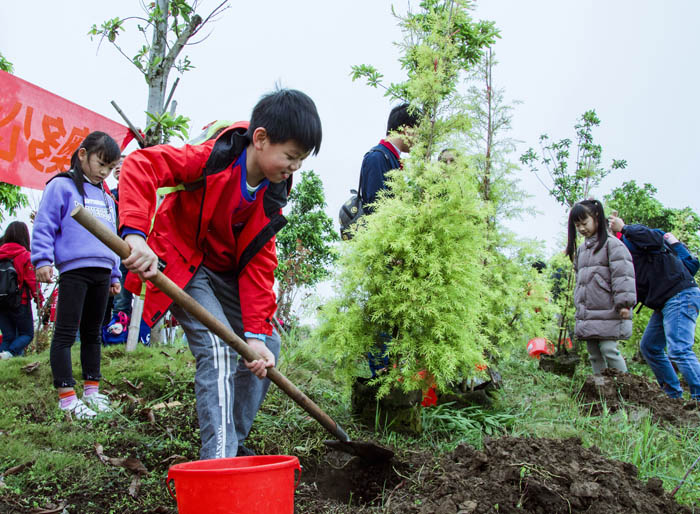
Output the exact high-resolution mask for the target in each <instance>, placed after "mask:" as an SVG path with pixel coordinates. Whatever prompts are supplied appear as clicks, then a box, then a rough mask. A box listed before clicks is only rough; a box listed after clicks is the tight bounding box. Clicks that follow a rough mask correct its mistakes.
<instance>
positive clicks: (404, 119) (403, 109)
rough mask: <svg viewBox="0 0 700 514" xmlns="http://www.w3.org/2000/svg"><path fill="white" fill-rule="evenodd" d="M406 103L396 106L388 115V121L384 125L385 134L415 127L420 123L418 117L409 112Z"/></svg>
mask: <svg viewBox="0 0 700 514" xmlns="http://www.w3.org/2000/svg"><path fill="white" fill-rule="evenodd" d="M409 105H410V104H407V103H404V104H401V105H397V106H396V107H394V108H393V109H392V110H391V112H390V113H389V120H388V121H387V123H386V134H387V135H389V134H390V133H391V132H394V131H396V130H399V129H400V128H401V127H407V128H411V127H415V126H416V125H418V122H419V121H420V119H419V117H418V115H417V114H416V113H415V112H414V113H410V112H409V109H408V108H409Z"/></svg>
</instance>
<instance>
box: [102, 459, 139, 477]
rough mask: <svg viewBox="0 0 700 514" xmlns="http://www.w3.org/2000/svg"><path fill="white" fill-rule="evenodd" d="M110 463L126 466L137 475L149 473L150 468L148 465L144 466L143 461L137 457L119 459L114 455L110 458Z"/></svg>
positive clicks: (121, 466)
mask: <svg viewBox="0 0 700 514" xmlns="http://www.w3.org/2000/svg"><path fill="white" fill-rule="evenodd" d="M109 463H110V464H111V465H112V466H117V467H120V468H126V469H128V470H129V471H131V472H132V473H136V474H137V475H148V470H147V469H146V466H144V465H143V463H142V462H141V461H140V460H139V459H137V458H136V457H127V458H125V459H117V458H115V457H112V458H110V459H109Z"/></svg>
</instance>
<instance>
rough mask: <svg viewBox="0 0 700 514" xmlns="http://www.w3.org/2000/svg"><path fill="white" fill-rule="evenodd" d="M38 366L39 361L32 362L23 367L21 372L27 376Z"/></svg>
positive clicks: (39, 364)
mask: <svg viewBox="0 0 700 514" xmlns="http://www.w3.org/2000/svg"><path fill="white" fill-rule="evenodd" d="M39 366H41V362H39V361H36V362H32V363H31V364H27V365H26V366H23V367H22V371H24V372H25V373H26V374H27V375H29V374H30V373H31V372H33V371H36V370H37V369H39Z"/></svg>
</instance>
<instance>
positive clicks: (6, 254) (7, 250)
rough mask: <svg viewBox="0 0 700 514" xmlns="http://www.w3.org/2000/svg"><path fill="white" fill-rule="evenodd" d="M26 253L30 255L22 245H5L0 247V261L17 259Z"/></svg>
mask: <svg viewBox="0 0 700 514" xmlns="http://www.w3.org/2000/svg"><path fill="white" fill-rule="evenodd" d="M24 252H27V253H29V251H28V250H27V249H26V248H25V247H24V246H22V245H21V244H18V243H5V244H4V245H2V246H0V260H1V259H14V258H15V257H17V256H18V255H21V254H22V253H24Z"/></svg>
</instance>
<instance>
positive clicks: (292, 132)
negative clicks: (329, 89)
mask: <svg viewBox="0 0 700 514" xmlns="http://www.w3.org/2000/svg"><path fill="white" fill-rule="evenodd" d="M259 127H262V128H264V129H265V131H266V132H267V135H268V137H269V138H270V141H271V142H272V143H285V142H287V141H289V140H293V141H296V142H297V143H298V144H299V145H301V147H302V148H304V150H306V151H307V152H309V151H313V154H314V155H316V154H318V151H319V150H320V149H321V139H322V136H323V134H322V130H321V118H319V116H318V111H316V104H314V101H313V100H312V99H311V98H309V97H308V96H307V95H306V94H304V93H302V92H301V91H297V90H296V89H279V90H277V91H273V92H272V93H268V94H266V95H265V96H263V97H262V98H261V99H260V101H259V102H258V103H257V105H256V106H255V107H254V108H253V114H251V115H250V126H249V127H248V133H247V135H248V138H249V139H251V140H252V139H253V132H255V130H256V129H257V128H259Z"/></svg>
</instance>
